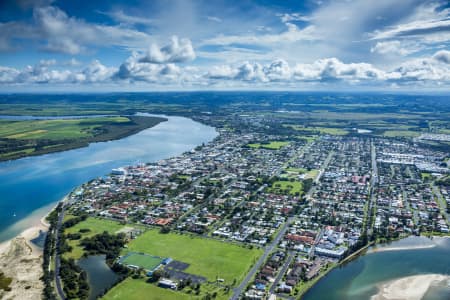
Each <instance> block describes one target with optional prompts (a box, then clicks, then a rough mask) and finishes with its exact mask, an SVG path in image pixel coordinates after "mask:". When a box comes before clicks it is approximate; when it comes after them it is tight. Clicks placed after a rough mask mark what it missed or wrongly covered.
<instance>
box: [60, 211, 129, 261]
mask: <svg viewBox="0 0 450 300" xmlns="http://www.w3.org/2000/svg"><path fill="white" fill-rule="evenodd" d="M70 218H71V217H70V215H69V217H68V218H67V219H65V220H68V219H70ZM123 228H125V225H121V224H119V223H118V222H114V221H110V220H105V219H98V218H91V217H89V218H87V219H86V220H85V221H82V222H80V223H78V224H76V225H75V226H73V227H70V228H67V229H66V230H64V234H66V235H67V234H70V233H72V234H74V233H80V234H81V238H80V239H78V240H69V239H68V240H67V243H68V244H69V246H71V247H72V251H70V252H66V253H64V254H63V255H64V257H66V258H73V259H79V258H81V257H82V256H83V253H84V251H83V248H82V247H81V246H80V241H81V240H82V239H84V238H87V237H92V236H94V235H96V234H100V233H103V232H104V231H107V232H108V233H117V232H118V231H119V230H121V229H123ZM80 229H81V230H82V231H83V230H84V229H88V230H89V231H87V232H80Z"/></svg>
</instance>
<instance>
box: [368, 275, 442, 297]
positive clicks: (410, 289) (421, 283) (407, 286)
mask: <svg viewBox="0 0 450 300" xmlns="http://www.w3.org/2000/svg"><path fill="white" fill-rule="evenodd" d="M449 278H450V277H449V276H446V275H442V274H425V275H414V276H408V277H402V278H397V279H394V280H391V281H388V282H385V283H381V284H379V285H378V293H377V294H376V295H373V296H372V297H371V298H370V299H371V300H397V299H408V300H420V299H422V298H423V296H424V295H425V293H426V292H427V291H428V290H429V289H430V287H431V286H432V285H433V284H435V283H437V282H442V281H444V280H448V279H449Z"/></svg>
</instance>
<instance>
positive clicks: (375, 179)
mask: <svg viewBox="0 0 450 300" xmlns="http://www.w3.org/2000/svg"><path fill="white" fill-rule="evenodd" d="M370 154H371V155H370V156H371V160H372V174H371V175H372V176H371V177H370V190H369V193H370V198H369V205H368V207H367V220H366V228H365V230H366V233H367V236H368V237H371V236H372V224H373V222H372V221H373V220H372V218H373V214H372V208H373V207H374V205H376V203H377V198H376V195H375V186H376V185H377V183H378V168H377V154H376V148H375V145H374V144H373V141H371V143H370Z"/></svg>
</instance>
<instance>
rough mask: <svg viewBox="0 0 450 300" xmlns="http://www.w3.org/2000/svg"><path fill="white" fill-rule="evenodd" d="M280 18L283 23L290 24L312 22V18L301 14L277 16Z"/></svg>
mask: <svg viewBox="0 0 450 300" xmlns="http://www.w3.org/2000/svg"><path fill="white" fill-rule="evenodd" d="M277 16H278V17H280V19H281V22H283V23H288V22H292V21H303V22H309V21H311V17H308V16H305V15H302V14H300V13H292V14H287V13H285V14H277Z"/></svg>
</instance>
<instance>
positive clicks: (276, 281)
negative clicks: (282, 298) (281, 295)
mask: <svg viewBox="0 0 450 300" xmlns="http://www.w3.org/2000/svg"><path fill="white" fill-rule="evenodd" d="M294 256H295V253H294V252H292V251H291V252H289V256H288V258H287V259H286V261H285V262H284V265H283V267H282V268H281V270H280V272H278V275H277V277H276V278H275V281H274V282H273V284H272V286H271V287H270V290H269V293H270V294H274V293H275V289H276V288H277V286H278V282H280V280H281V279H282V278H283V275H284V274H285V273H286V271H287V269H288V268H289V266H290V265H291V263H292V260H293V259H294Z"/></svg>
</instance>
